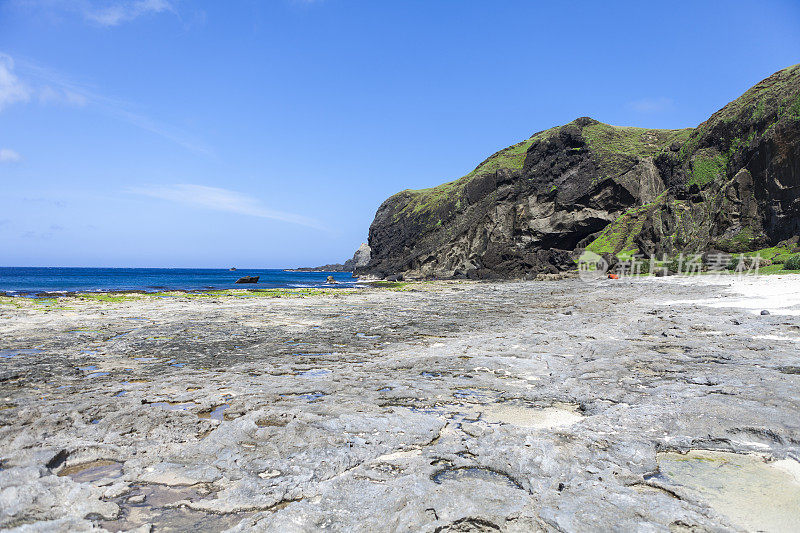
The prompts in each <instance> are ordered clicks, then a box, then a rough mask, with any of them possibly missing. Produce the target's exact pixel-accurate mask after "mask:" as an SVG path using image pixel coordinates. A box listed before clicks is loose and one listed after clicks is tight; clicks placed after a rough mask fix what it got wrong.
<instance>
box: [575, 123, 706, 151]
mask: <svg viewBox="0 0 800 533" xmlns="http://www.w3.org/2000/svg"><path fill="white" fill-rule="evenodd" d="M692 130H693V128H686V129H682V130H658V129H647V128H635V127H631V126H611V125H609V124H603V123H602V122H597V123H595V124H590V125H588V126H585V127H584V128H583V130H582V131H583V138H584V140H585V141H586V144H588V145H589V149H590V150H592V151H593V152H595V153H597V154H604V155H605V154H612V153H615V154H623V155H628V156H637V157H647V156H651V155H655V154H656V153H658V151H659V150H661V149H662V148H664V147H668V146H669V145H670V144H672V143H673V142H678V143H681V144H682V143H683V142H685V141H686V139H688V138H689V134H690V133H691V132H692Z"/></svg>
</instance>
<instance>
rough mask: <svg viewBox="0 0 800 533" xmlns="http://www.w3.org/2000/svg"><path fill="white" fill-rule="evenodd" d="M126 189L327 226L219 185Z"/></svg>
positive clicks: (221, 208)
mask: <svg viewBox="0 0 800 533" xmlns="http://www.w3.org/2000/svg"><path fill="white" fill-rule="evenodd" d="M128 192H130V193H133V194H140V195H144V196H150V197H152V198H160V199H162V200H169V201H172V202H177V203H181V204H185V205H189V206H193V207H200V208H205V209H213V210H215V211H227V212H229V213H237V214H240V215H247V216H252V217H259V218H269V219H272V220H280V221H282V222H289V223H291V224H298V225H300V226H306V227H309V228H314V229H319V230H326V228H324V227H322V226H321V225H320V224H319V222H317V221H316V220H314V219H311V218H308V217H304V216H302V215H296V214H294V213H286V212H284V211H275V210H273V209H269V208H267V207H265V206H264V205H263V204H262V203H261V201H260V200H258V199H257V198H253V197H252V196H248V195H246V194H242V193H240V192H236V191H231V190H228V189H220V188H218V187H207V186H205V185H193V184H189V183H186V184H177V185H161V186H151V187H130V188H129V189H128Z"/></svg>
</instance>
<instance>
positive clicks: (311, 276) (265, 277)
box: [0, 267, 356, 296]
mask: <svg viewBox="0 0 800 533" xmlns="http://www.w3.org/2000/svg"><path fill="white" fill-rule="evenodd" d="M242 276H259V277H260V279H259V282H258V283H257V284H239V285H237V284H236V280H237V279H239V278H241V277H242ZM328 276H333V277H334V279H335V280H336V281H338V282H339V283H338V284H336V285H327V284H326V283H325V281H326V279H327V278H328ZM355 284H356V279H355V278H353V277H352V275H351V274H350V273H349V272H287V271H285V270H278V269H257V268H243V269H239V270H235V271H230V270H228V269H213V268H62V267H52V268H51V267H0V293H6V294H7V295H9V296H35V295H37V294H40V293H62V292H63V293H70V292H102V291H146V292H156V291H165V290H187V291H192V290H203V289H234V288H239V289H247V288H249V289H274V288H298V287H322V286H327V287H352V286H354V285H355Z"/></svg>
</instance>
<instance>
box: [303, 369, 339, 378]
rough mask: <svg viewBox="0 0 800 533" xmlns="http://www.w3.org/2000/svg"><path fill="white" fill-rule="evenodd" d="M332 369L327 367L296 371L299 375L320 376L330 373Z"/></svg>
mask: <svg viewBox="0 0 800 533" xmlns="http://www.w3.org/2000/svg"><path fill="white" fill-rule="evenodd" d="M331 372H332V371H331V370H328V369H326V368H312V369H311V370H302V371H299V372H297V373H296V375H298V376H302V377H304V378H318V377H322V376H326V375H328V374H330V373H331Z"/></svg>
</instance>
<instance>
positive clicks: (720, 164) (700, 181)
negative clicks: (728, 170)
mask: <svg viewBox="0 0 800 533" xmlns="http://www.w3.org/2000/svg"><path fill="white" fill-rule="evenodd" d="M691 165H692V166H691V168H692V174H691V176H690V177H689V182H688V185H690V186H691V185H697V186H698V187H700V188H703V186H704V185H707V184H709V183H711V182H713V181H715V180H716V179H718V178H721V177H724V176H725V167H726V166H727V165H728V160H727V158H726V157H725V156H724V155H714V156H707V155H697V156H696V157H695V158H694V159H693V160H692V164H691Z"/></svg>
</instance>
